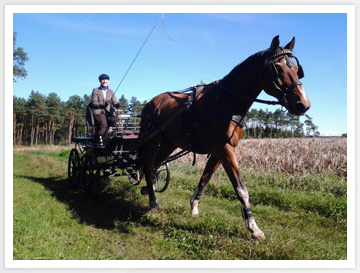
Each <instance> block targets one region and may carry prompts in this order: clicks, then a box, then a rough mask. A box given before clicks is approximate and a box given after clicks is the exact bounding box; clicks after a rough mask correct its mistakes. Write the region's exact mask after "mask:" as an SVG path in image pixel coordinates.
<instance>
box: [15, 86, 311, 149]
mask: <svg viewBox="0 0 360 273" xmlns="http://www.w3.org/2000/svg"><path fill="white" fill-rule="evenodd" d="M90 102H91V96H89V95H84V96H83V97H81V96H78V95H74V96H71V97H69V99H68V101H66V102H65V101H62V100H61V99H60V97H59V96H58V95H57V94H56V93H54V92H53V93H50V94H49V95H47V96H45V95H43V94H40V93H39V92H38V91H36V92H35V91H31V94H30V96H29V98H28V99H27V100H25V99H24V98H18V97H16V96H14V97H13V144H14V145H37V144H50V145H52V144H67V143H69V144H70V143H71V135H72V132H73V128H74V125H75V121H78V122H79V123H80V124H85V114H86V108H87V106H88V104H89V103H90ZM119 103H120V110H122V111H123V112H124V113H127V114H130V115H135V116H136V115H138V114H140V113H141V110H142V108H143V106H144V105H145V104H146V101H143V102H140V101H139V100H138V99H137V98H136V97H132V98H131V99H130V100H128V99H126V98H125V96H124V95H122V96H121V97H120V99H119ZM305 118H306V120H305V122H304V123H302V122H301V121H300V118H299V117H297V116H293V115H290V114H288V112H286V111H284V110H282V109H277V110H275V111H274V112H271V111H268V110H267V109H266V110H265V111H264V110H257V109H251V110H250V111H249V112H248V114H247V117H246V119H247V120H246V121H247V122H246V126H245V128H244V129H245V136H244V137H246V138H265V137H269V138H285V137H304V136H308V135H316V134H317V129H318V127H317V126H316V125H315V124H314V123H313V122H312V118H311V117H309V116H308V115H306V116H305Z"/></svg>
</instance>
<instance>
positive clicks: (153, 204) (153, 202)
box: [149, 201, 160, 211]
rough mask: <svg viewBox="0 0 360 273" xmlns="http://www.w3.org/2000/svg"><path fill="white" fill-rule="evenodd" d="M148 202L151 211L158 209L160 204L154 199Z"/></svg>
mask: <svg viewBox="0 0 360 273" xmlns="http://www.w3.org/2000/svg"><path fill="white" fill-rule="evenodd" d="M149 204H150V207H151V210H152V211H155V210H159V209H160V206H159V204H158V203H157V202H156V201H150V202H149Z"/></svg>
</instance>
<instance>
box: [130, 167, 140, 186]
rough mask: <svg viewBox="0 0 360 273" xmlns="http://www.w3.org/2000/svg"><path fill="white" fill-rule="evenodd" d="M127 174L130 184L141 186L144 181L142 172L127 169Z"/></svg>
mask: <svg viewBox="0 0 360 273" xmlns="http://www.w3.org/2000/svg"><path fill="white" fill-rule="evenodd" d="M127 172H128V178H129V181H130V183H131V184H132V185H134V186H137V185H139V184H140V182H141V179H142V174H141V173H140V171H139V170H138V169H132V168H129V169H127Z"/></svg>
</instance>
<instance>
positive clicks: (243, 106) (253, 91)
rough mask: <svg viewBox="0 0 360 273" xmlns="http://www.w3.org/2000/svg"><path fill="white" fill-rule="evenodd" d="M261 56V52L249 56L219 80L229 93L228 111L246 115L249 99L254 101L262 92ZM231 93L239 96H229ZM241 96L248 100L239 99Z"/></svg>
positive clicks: (262, 61) (250, 103)
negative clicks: (230, 105)
mask: <svg viewBox="0 0 360 273" xmlns="http://www.w3.org/2000/svg"><path fill="white" fill-rule="evenodd" d="M262 56H263V52H259V53H257V54H254V55H252V56H250V57H249V58H248V59H246V60H245V61H244V62H242V63H240V64H238V65H237V66H236V67H235V68H234V69H233V70H232V71H231V72H230V73H229V74H228V75H226V76H225V77H224V78H223V79H222V80H221V84H222V85H223V86H224V87H225V88H226V89H228V90H229V91H230V92H229V95H228V94H227V95H228V96H229V98H228V99H229V100H232V102H233V103H232V107H231V108H232V109H229V110H230V111H232V112H234V113H236V114H241V115H246V113H247V111H248V110H249V108H250V107H251V105H252V103H253V102H252V101H251V99H252V100H254V99H256V98H257V96H258V95H259V94H260V92H261V91H262V81H263V65H264V58H263V57H262ZM231 93H232V94H237V95H239V96H236V95H231ZM241 96H244V97H247V98H249V99H250V100H247V99H241ZM239 111H240V112H239Z"/></svg>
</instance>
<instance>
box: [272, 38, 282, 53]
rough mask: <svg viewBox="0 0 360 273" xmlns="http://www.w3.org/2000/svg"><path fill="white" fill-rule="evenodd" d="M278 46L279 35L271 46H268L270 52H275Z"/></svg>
mask: <svg viewBox="0 0 360 273" xmlns="http://www.w3.org/2000/svg"><path fill="white" fill-rule="evenodd" d="M279 45H280V40H279V35H278V36H275V37H274V39H273V40H272V42H271V46H270V49H271V51H273V52H275V50H276V49H278V47H279Z"/></svg>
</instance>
